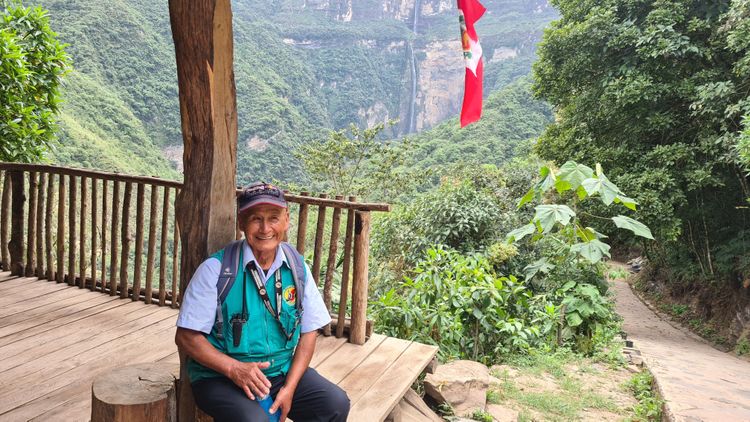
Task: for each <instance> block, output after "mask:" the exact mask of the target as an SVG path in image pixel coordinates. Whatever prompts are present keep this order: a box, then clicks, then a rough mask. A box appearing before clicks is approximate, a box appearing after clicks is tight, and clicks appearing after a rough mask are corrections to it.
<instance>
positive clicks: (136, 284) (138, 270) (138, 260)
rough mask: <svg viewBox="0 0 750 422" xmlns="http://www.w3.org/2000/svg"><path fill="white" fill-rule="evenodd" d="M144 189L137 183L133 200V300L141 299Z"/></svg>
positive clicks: (141, 184)
mask: <svg viewBox="0 0 750 422" xmlns="http://www.w3.org/2000/svg"><path fill="white" fill-rule="evenodd" d="M145 189H146V187H145V186H144V185H143V183H138V193H136V199H135V264H134V267H133V271H134V274H133V300H134V301H136V300H139V299H140V298H141V274H142V272H143V268H142V267H143V229H144V227H143V220H144V218H145V217H144V216H143V213H144V209H143V202H144V201H145V199H146V190H145Z"/></svg>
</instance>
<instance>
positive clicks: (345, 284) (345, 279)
mask: <svg viewBox="0 0 750 422" xmlns="http://www.w3.org/2000/svg"><path fill="white" fill-rule="evenodd" d="M356 200H357V197H356V196H350V197H349V202H355V201H356ZM354 212H355V211H354V210H353V209H349V211H348V212H347V215H346V237H345V238H344V265H343V268H342V269H341V294H340V296H339V315H338V321H337V322H338V323H337V325H336V337H337V338H341V337H343V335H344V320H345V319H346V308H347V302H348V301H349V270H350V264H351V262H352V242H353V241H354Z"/></svg>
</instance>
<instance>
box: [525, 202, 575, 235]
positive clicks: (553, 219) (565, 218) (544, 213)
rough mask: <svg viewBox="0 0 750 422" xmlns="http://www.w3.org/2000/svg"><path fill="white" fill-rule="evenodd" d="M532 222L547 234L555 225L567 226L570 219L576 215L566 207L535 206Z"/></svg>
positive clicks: (554, 205)
mask: <svg viewBox="0 0 750 422" xmlns="http://www.w3.org/2000/svg"><path fill="white" fill-rule="evenodd" d="M534 209H535V210H536V214H535V215H534V221H536V222H538V223H539V225H540V226H541V227H542V232H544V233H547V232H549V231H550V230H552V227H554V225H555V223H560V224H562V225H563V226H567V225H568V223H570V219H571V218H573V217H575V216H576V213H575V212H574V211H573V210H572V209H570V207H568V206H567V205H558V204H553V205H537V207H536V208H534Z"/></svg>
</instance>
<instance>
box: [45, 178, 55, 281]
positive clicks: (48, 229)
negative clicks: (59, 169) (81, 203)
mask: <svg viewBox="0 0 750 422" xmlns="http://www.w3.org/2000/svg"><path fill="white" fill-rule="evenodd" d="M54 188H55V175H54V174H52V173H50V174H49V175H48V177H47V204H46V207H45V210H46V211H45V214H44V220H45V223H44V243H45V245H44V246H45V255H46V256H45V258H46V259H45V261H46V263H47V266H46V267H45V271H46V274H47V275H46V278H47V280H50V281H51V280H54V278H55V272H54V270H53V268H54V265H53V261H52V210H53V208H52V204H53V203H54V202H55V189H54Z"/></svg>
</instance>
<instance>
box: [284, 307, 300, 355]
mask: <svg viewBox="0 0 750 422" xmlns="http://www.w3.org/2000/svg"><path fill="white" fill-rule="evenodd" d="M279 318H280V319H281V325H282V326H283V327H284V331H285V333H286V334H289V333H292V332H294V334H293V335H292V337H291V338H290V339H287V341H286V345H285V348H287V349H294V348H295V347H297V342H299V334H300V326H299V324H298V323H297V308H291V310H288V309H286V308H284V309H282V311H281V315H280V317H279Z"/></svg>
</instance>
